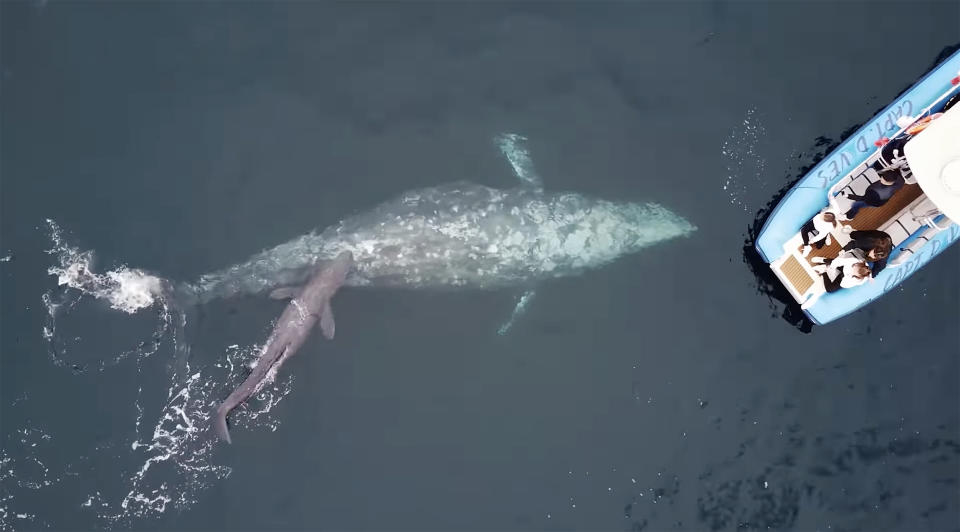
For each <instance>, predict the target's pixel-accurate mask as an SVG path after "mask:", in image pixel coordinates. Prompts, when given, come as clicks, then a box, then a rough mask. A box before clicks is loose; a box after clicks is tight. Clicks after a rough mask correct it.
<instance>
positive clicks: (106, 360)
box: [0, 220, 293, 530]
mask: <svg viewBox="0 0 960 532" xmlns="http://www.w3.org/2000/svg"><path fill="white" fill-rule="evenodd" d="M47 223H48V227H49V230H50V239H51V241H52V244H53V245H52V248H51V249H49V250H48V253H49V254H50V255H53V256H54V257H55V262H54V264H52V265H51V266H50V268H49V270H48V271H49V273H50V274H51V275H53V276H55V277H56V278H57V288H55V289H53V290H51V291H48V292H47V293H45V294H43V301H44V304H45V305H46V308H47V312H48V317H47V323H46V325H45V326H44V329H43V331H42V334H43V338H44V339H45V340H46V341H47V344H48V351H49V352H50V354H51V357H50V358H51V360H52V361H53V363H54V364H55V365H56V366H58V367H67V368H73V369H74V370H75V371H74V372H75V373H78V371H76V369H77V368H76V365H75V364H71V363H70V362H68V361H66V359H65V358H64V354H65V353H66V352H67V349H66V347H64V345H63V342H60V341H59V340H58V338H59V336H60V333H59V332H58V330H57V327H58V319H62V318H64V317H65V316H66V315H68V314H70V313H71V312H72V311H75V312H81V311H82V310H84V307H82V306H80V305H78V303H80V302H81V301H82V300H84V299H87V300H90V299H93V300H101V301H105V302H107V303H109V307H110V308H112V309H115V310H117V311H120V312H121V313H122V314H123V315H134V314H139V315H144V313H143V310H145V309H148V308H150V307H153V308H154V309H155V310H156V311H157V312H156V318H155V319H156V324H155V327H153V333H152V336H151V338H150V339H149V340H145V341H142V342H140V343H139V344H138V345H137V346H136V347H134V348H132V349H128V350H125V351H122V352H119V353H112V354H107V355H106V356H102V357H100V358H99V362H98V364H97V368H98V370H99V371H100V372H101V374H102V375H103V377H101V380H100V382H99V383H98V386H110V385H111V383H109V382H105V381H104V380H103V379H108V378H109V376H110V375H111V373H110V372H109V371H107V370H110V369H112V368H116V369H118V370H119V368H120V367H122V366H124V365H129V364H134V365H135V366H134V367H135V369H136V373H135V379H136V383H135V386H136V396H135V399H134V400H133V404H134V408H133V410H131V417H130V420H129V422H130V425H129V426H128V427H129V428H127V429H124V428H123V427H122V426H120V427H117V429H116V430H115V431H113V434H114V436H113V437H112V438H111V439H109V440H108V441H101V442H99V443H98V444H96V445H95V446H94V448H93V449H83V448H80V449H77V450H76V451H75V452H76V454H74V455H73V456H69V452H70V451H69V450H70V449H72V447H70V446H59V447H57V448H56V449H55V448H54V447H53V445H52V444H51V440H52V436H50V434H49V433H47V432H46V431H44V430H40V429H39V428H37V427H36V426H35V425H34V424H32V423H30V422H28V423H27V424H26V425H25V426H24V427H21V428H19V429H17V430H13V431H8V434H7V435H6V436H5V437H4V440H3V442H2V444H3V445H2V447H0V530H6V529H13V528H16V527H21V526H26V527H29V528H37V527H63V526H65V525H67V523H57V522H56V520H57V519H66V520H68V522H69V523H70V524H69V526H70V527H74V526H76V523H75V522H73V521H69V520H70V519H71V518H70V517H69V516H68V515H69V511H68V510H69V508H66V509H61V510H64V511H59V512H58V511H56V509H52V508H45V507H44V508H37V509H33V508H30V507H29V503H28V502H25V501H18V500H17V499H18V495H23V496H27V494H28V493H36V492H42V493H45V491H44V490H55V489H56V490H64V491H65V492H66V493H67V494H68V495H67V498H69V497H70V496H71V495H72V494H76V493H83V494H84V495H83V496H82V498H80V499H78V500H76V501H75V502H76V504H75V506H73V507H72V508H73V509H74V510H75V511H79V512H83V513H85V514H88V515H89V512H93V515H94V517H95V519H96V520H97V522H98V523H99V525H100V526H103V527H106V528H112V527H119V528H131V527H132V528H136V525H137V523H138V522H141V521H142V520H145V519H151V518H156V517H158V516H160V515H162V514H164V513H167V512H169V511H170V510H173V511H183V510H185V509H187V508H190V507H191V506H192V505H193V504H195V503H196V501H197V500H198V499H199V497H200V495H201V494H202V492H203V491H205V490H206V489H208V488H210V487H211V486H213V485H214V484H215V483H216V482H218V481H220V480H222V479H224V478H226V477H227V476H228V475H229V474H230V468H229V467H226V466H223V465H220V464H217V463H215V461H214V454H215V448H216V447H217V445H218V440H217V439H216V437H215V435H214V434H213V431H211V430H209V429H210V426H209V423H210V413H211V412H212V411H213V409H214V407H215V406H216V405H217V404H218V403H219V402H220V400H222V398H223V397H225V396H226V394H227V393H229V389H230V388H231V387H232V386H233V385H234V384H235V383H237V382H241V381H243V380H244V379H245V378H246V375H247V372H248V368H249V366H250V365H251V363H252V362H253V361H255V360H256V359H257V358H258V357H259V355H260V352H261V350H262V346H258V345H254V346H245V347H241V346H238V345H232V346H229V347H227V348H226V350H225V353H224V356H222V357H221V358H220V360H219V361H218V362H216V363H213V364H209V365H207V366H205V367H201V368H192V367H191V365H190V363H189V360H188V359H187V358H186V357H183V358H179V357H175V358H174V360H173V362H172V363H170V364H161V365H165V366H167V370H168V372H167V374H166V375H164V374H163V373H162V372H161V374H159V375H158V374H157V373H156V371H155V369H152V368H153V366H154V365H155V364H152V365H150V366H148V365H147V361H148V359H149V358H150V357H151V356H153V355H155V354H156V353H158V352H159V353H165V352H166V350H164V349H161V348H162V346H164V345H166V344H167V343H172V346H173V351H174V352H175V353H180V352H183V351H185V347H186V346H187V344H186V341H185V338H184V333H183V331H184V327H185V325H186V315H185V314H184V313H183V312H182V311H181V310H180V309H177V308H176V307H175V306H174V305H173V304H172V303H171V302H169V301H167V300H165V298H164V297H163V289H164V283H165V282H166V281H164V280H163V279H161V278H159V277H156V276H153V275H150V274H147V273H145V272H142V271H140V270H136V269H131V268H127V267H126V266H120V267H119V268H115V269H113V270H111V271H108V272H107V273H104V274H99V273H96V272H95V271H94V263H95V260H94V259H95V257H94V253H93V252H92V251H82V250H80V249H78V248H76V247H73V246H70V245H68V244H67V243H66V242H65V240H64V237H63V231H62V230H61V229H60V227H59V226H58V225H57V224H56V223H55V222H53V221H52V220H48V222H47ZM146 316H149V314H146ZM78 340H79V339H78ZM72 349H79V348H77V347H72ZM127 367H129V366H127ZM292 382H293V377H292V376H288V377H286V378H284V379H280V380H278V381H276V382H270V383H268V384H266V385H265V386H263V387H262V389H260V390H259V391H258V394H257V395H256V396H255V397H254V398H252V399H251V401H248V403H246V404H245V405H244V408H240V409H237V410H236V411H234V413H233V415H232V416H231V421H232V422H233V424H234V425H235V426H236V427H238V428H244V429H249V430H257V429H262V428H267V429H269V430H271V431H274V430H276V429H277V428H278V426H279V421H278V420H277V419H276V418H275V417H273V416H272V415H271V413H270V412H271V411H272V410H273V408H274V407H275V406H276V405H277V404H278V403H279V402H280V401H281V400H282V399H283V398H284V397H285V396H286V395H287V394H288V393H289V392H290V390H291V387H292ZM118 389H119V388H118ZM131 393H132V389H131ZM30 403H31V401H30V399H29V398H28V397H22V398H18V399H17V400H16V401H14V403H13V404H11V405H10V409H11V410H13V409H16V408H28V407H29V405H30ZM54 434H56V432H54ZM65 453H68V454H65ZM58 464H60V465H58ZM63 464H65V465H63ZM19 498H22V497H19ZM30 498H31V497H27V499H30ZM32 498H33V499H34V500H35V499H36V497H32ZM61 498H62V497H61ZM24 505H26V506H28V507H27V508H19V509H16V510H15V509H14V508H15V507H18V506H20V507H22V506H24ZM23 509H26V510H28V511H22V510H23ZM47 521H51V522H47Z"/></svg>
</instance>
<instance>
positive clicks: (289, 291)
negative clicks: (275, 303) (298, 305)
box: [270, 286, 303, 299]
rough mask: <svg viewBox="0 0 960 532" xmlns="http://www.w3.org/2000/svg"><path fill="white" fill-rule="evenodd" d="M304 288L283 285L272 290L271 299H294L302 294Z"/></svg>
mask: <svg viewBox="0 0 960 532" xmlns="http://www.w3.org/2000/svg"><path fill="white" fill-rule="evenodd" d="M302 289H303V287H300V286H281V287H280V288H277V289H276V290H274V291H273V292H270V299H293V298H295V297H297V296H298V295H300V291H301V290H302Z"/></svg>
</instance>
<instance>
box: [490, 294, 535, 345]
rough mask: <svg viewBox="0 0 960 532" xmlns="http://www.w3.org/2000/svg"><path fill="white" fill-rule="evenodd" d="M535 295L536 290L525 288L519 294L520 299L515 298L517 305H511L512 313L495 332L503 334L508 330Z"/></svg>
mask: <svg viewBox="0 0 960 532" xmlns="http://www.w3.org/2000/svg"><path fill="white" fill-rule="evenodd" d="M535 295H536V292H534V291H533V290H527V291H526V292H524V293H523V295H521V296H520V299H518V300H517V306H515V307H513V314H511V315H510V319H509V320H507V321H506V323H504V324H503V325H501V326H500V328H499V329H497V334H499V335H500V336H504V335H505V334H507V333H508V332H510V328H511V327H513V324H514V322H516V321H517V318H519V317H520V316H522V315H523V313H524V312H526V309H527V305H528V304H529V303H530V300H531V299H533V296H535Z"/></svg>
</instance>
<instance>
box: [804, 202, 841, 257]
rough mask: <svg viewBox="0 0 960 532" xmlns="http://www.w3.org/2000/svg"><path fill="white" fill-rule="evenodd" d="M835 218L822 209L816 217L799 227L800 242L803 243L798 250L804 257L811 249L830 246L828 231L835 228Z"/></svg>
mask: <svg viewBox="0 0 960 532" xmlns="http://www.w3.org/2000/svg"><path fill="white" fill-rule="evenodd" d="M837 223H838V222H837V217H836V215H834V214H833V213H832V212H830V211H828V210H827V209H823V210H822V211H820V212H819V213H817V215H816V216H814V217H813V218H811V219H810V220H808V221H807V223H805V224H803V226H802V227H800V240H802V241H803V245H801V246H800V247H799V248H798V249H799V250H800V251H801V252H802V253H803V256H804V257H806V256H807V255H809V254H810V251H811V250H812V249H813V248H817V249H820V248H822V247H823V246H824V244H826V245H828V246H829V245H830V231H833V229H835V228H836V227H837Z"/></svg>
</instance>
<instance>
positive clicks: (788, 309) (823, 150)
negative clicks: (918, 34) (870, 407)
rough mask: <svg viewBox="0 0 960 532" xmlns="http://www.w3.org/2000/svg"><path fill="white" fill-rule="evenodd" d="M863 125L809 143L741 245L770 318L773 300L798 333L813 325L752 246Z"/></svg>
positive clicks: (949, 49) (945, 53)
mask: <svg viewBox="0 0 960 532" xmlns="http://www.w3.org/2000/svg"><path fill="white" fill-rule="evenodd" d="M957 50H960V43H956V44H953V45H950V46H947V47H945V48H944V49H943V50H941V51H940V53H939V54H937V57H936V59H934V60H933V63H932V64H931V65H930V66H929V67H928V68H927V69H926V70H924V72H923V73H922V74H920V75H919V76H917V78H916V79H915V80H913V81H911V82H910V83H908V84H906V86H904V88H903V89H901V90H900V92H898V93H897V95H896V96H895V97H893V98H891V99H890V101H895V100H897V99H898V98H900V96H902V95H903V94H904V93H905V92H907V91H908V90H909V89H910V87H912V86H913V85H914V84H915V83H916V82H917V81H919V80H920V79H921V78H922V77H923V76H926V75H927V73H929V72H930V71H931V70H933V69H935V68H936V67H937V66H938V65H939V64H940V63H942V62H943V61H944V60H946V59H947V58H948V57H950V55H952V54H953V53H954V52H956V51H957ZM888 104H889V102H885V103H884V104H883V105H881V106H880V107H879V108H877V110H876V111H874V112H873V113H870V117H873V116H876V115H877V114H878V113H879V112H880V111H882V110H883V109H884V108H885V107H886V106H887V105H888ZM861 126H863V123H859V124H855V125H853V126H850V127H849V128H847V129H846V131H844V132H843V133H841V134H840V138H839V139H838V140H832V139H830V138H828V137H818V138H817V139H816V141H815V142H814V144H813V147H812V149H811V150H810V151H811V152H812V155H811V156H810V157H811V159H810V160H811V162H809V163H808V164H806V165H805V166H803V167H801V168H800V169H798V170H797V171H796V172H790V174H789V176H788V178H789V179H790V181H789V182H788V183H787V184H786V185H784V186H783V187H782V188H781V189H780V190H778V191H777V193H776V194H774V196H773V199H771V200H770V201H769V202H768V203H767V204H766V205H764V206H763V207H761V208H760V209H759V210H758V211H757V214H756V215H755V216H754V219H753V223H751V224H750V225H749V226H748V227H747V233H746V235H745V238H744V242H743V262H744V263H746V265H747V267H749V268H750V271H751V272H752V273H753V275H754V277H756V278H757V292H758V293H760V294H763V295H765V296H767V298H768V300H769V302H770V310H771V312H772V313H773V314H772V315H773V316H774V317H776V316H777V312H778V310H779V305H778V304H777V303H776V301H779V302H780V303H782V304H783V312H782V314H781V317H782V318H783V319H784V320H785V321H786V322H787V323H789V324H790V325H793V326H794V327H796V328H797V330H799V331H800V332H802V333H805V334H809V333H810V332H812V331H813V322H811V321H810V319H809V318H808V317H807V316H806V314H804V313H803V310H801V309H800V304H799V303H797V302H796V301H795V300H794V299H793V296H791V295H790V292H788V291H787V289H786V288H785V287H784V286H783V283H781V282H780V280H779V279H777V276H776V275H774V273H773V271H772V270H771V269H770V266H769V264H767V263H766V262H765V261H764V260H763V258H762V257H761V256H760V253H759V252H758V251H757V248H756V246H755V245H754V244H755V243H756V240H757V236H758V235H759V234H760V230H761V229H762V228H763V224H764V223H766V221H767V218H768V217H769V216H770V213H771V212H772V211H773V209H774V208H775V207H776V206H777V204H779V203H780V200H782V199H783V197H784V196H786V194H787V192H789V191H790V189H791V188H793V186H794V185H795V184H796V183H797V182H798V181H800V179H802V178H803V176H805V175H807V173H808V172H809V171H810V170H812V169H813V168H814V167H815V166H816V165H817V164H819V163H820V161H822V160H823V158H824V157H826V156H827V155H828V154H830V153H831V152H832V151H833V150H835V149H836V148H837V147H838V146H840V144H842V143H843V141H845V140H847V138H848V137H850V135H853V134H854V133H856V132H857V130H858V129H860V127H861ZM805 157H806V154H805V153H801V154H800V155H798V156H797V159H800V160H802V159H804V158H805Z"/></svg>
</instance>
